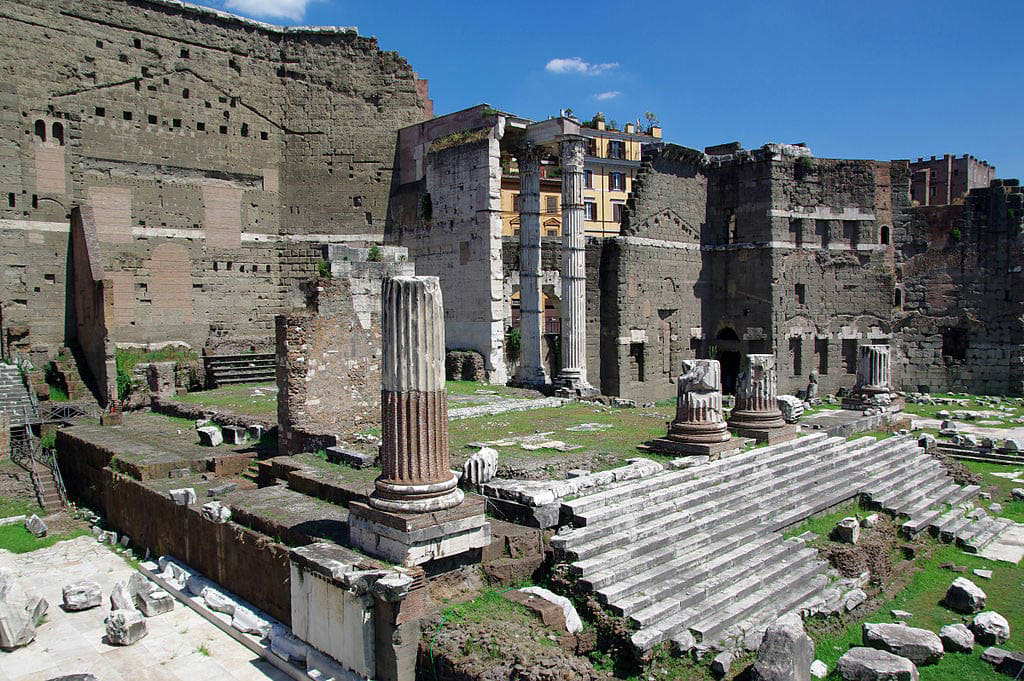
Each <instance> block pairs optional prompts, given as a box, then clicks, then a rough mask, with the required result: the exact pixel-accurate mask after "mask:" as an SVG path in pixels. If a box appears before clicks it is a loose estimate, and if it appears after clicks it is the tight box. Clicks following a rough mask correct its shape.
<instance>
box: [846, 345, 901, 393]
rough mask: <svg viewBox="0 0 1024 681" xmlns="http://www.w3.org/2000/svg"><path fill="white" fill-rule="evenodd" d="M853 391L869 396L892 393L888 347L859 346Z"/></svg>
mask: <svg viewBox="0 0 1024 681" xmlns="http://www.w3.org/2000/svg"><path fill="white" fill-rule="evenodd" d="M854 390H855V391H856V392H859V393H869V394H877V393H888V392H891V391H892V371H891V369H890V365H889V346H888V345H861V346H860V348H859V349H858V355H857V384H856V385H855V386H854Z"/></svg>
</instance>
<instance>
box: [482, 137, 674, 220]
mask: <svg viewBox="0 0 1024 681" xmlns="http://www.w3.org/2000/svg"><path fill="white" fill-rule="evenodd" d="M580 134H582V135H583V136H585V137H587V138H588V139H589V148H588V150H587V156H586V159H585V170H584V178H583V180H584V189H583V201H584V204H585V206H586V210H587V219H586V222H585V223H584V226H585V229H586V233H587V236H598V237H609V236H617V235H618V234H619V228H620V226H621V223H622V210H623V208H624V207H625V205H626V199H627V198H628V197H629V192H631V191H632V190H633V181H634V180H635V179H636V174H637V172H638V171H639V170H640V159H641V155H642V153H643V145H644V144H650V143H655V142H659V141H660V140H661V128H659V127H656V126H655V127H652V128H651V129H650V130H649V131H648V134H643V133H638V132H636V129H635V126H634V125H633V124H627V125H626V126H625V130H622V131H619V130H608V129H607V128H606V126H605V123H604V121H596V123H595V127H593V128H591V127H582V128H580ZM557 163H558V159H557V158H556V157H552V158H551V159H546V160H545V161H544V162H543V163H542V165H541V181H540V185H541V186H540V212H541V215H540V224H541V235H542V236H558V235H560V234H561V230H562V181H561V179H560V176H561V169H560V168H559V166H558V165H557ZM518 205H519V169H518V168H517V167H516V164H515V160H514V159H506V160H504V162H503V164H502V180H501V220H502V235H503V236H518V235H519V209H518Z"/></svg>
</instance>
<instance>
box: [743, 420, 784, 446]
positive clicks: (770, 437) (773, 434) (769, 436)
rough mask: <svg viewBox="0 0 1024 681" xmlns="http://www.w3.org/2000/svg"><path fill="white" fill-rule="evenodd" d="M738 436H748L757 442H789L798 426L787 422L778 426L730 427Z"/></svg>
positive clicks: (773, 443) (770, 443)
mask: <svg viewBox="0 0 1024 681" xmlns="http://www.w3.org/2000/svg"><path fill="white" fill-rule="evenodd" d="M732 430H733V432H735V433H736V434H737V435H739V436H740V437H749V438H751V439H752V440H757V442H759V443H763V444H769V445H776V444H782V443H783V442H789V441H790V440H792V439H793V438H795V437H796V436H797V435H798V434H799V432H800V428H799V426H796V425H794V424H790V423H787V424H786V425H784V426H782V427H780V428H743V427H732Z"/></svg>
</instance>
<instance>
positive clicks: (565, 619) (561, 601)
mask: <svg viewBox="0 0 1024 681" xmlns="http://www.w3.org/2000/svg"><path fill="white" fill-rule="evenodd" d="M506 594H507V595H508V597H509V600H512V601H515V602H517V603H521V604H523V605H525V606H526V607H528V608H530V609H531V610H534V611H536V612H537V613H538V614H539V615H540V617H541V620H542V621H543V622H544V624H546V625H548V626H549V627H552V628H556V629H563V630H565V631H568V632H569V633H570V634H575V633H576V632H578V631H580V630H581V629H583V622H582V621H581V620H580V616H579V613H577V612H576V608H575V606H573V604H572V602H571V601H570V600H569V599H568V598H565V597H564V596H559V595H558V594H555V593H552V592H551V591H548V590H547V589H545V588H542V587H539V586H529V587H526V588H524V589H518V590H516V591H509V592H506ZM538 601H540V602H538Z"/></svg>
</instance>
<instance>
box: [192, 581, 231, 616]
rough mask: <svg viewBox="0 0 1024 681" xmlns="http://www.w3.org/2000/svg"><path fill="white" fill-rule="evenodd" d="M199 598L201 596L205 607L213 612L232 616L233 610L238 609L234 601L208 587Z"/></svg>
mask: <svg viewBox="0 0 1024 681" xmlns="http://www.w3.org/2000/svg"><path fill="white" fill-rule="evenodd" d="M200 596H202V599H203V602H204V603H206V607H207V608H209V609H210V610H213V611H214V612H222V613H224V614H225V615H234V614H235V608H237V607H238V606H237V604H236V603H235V601H234V600H232V599H231V598H230V597H228V596H227V595H225V594H224V593H223V592H221V591H219V590H217V589H214V588H213V587H209V586H208V587H206V588H205V589H203V592H202V593H201V594H200Z"/></svg>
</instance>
